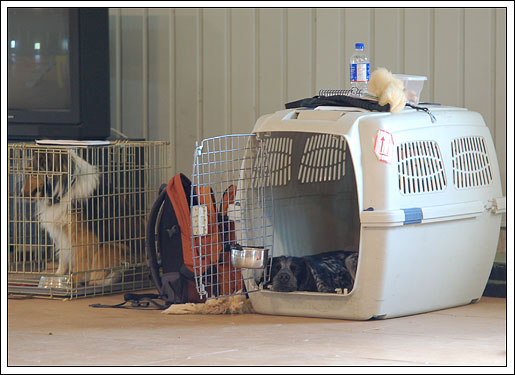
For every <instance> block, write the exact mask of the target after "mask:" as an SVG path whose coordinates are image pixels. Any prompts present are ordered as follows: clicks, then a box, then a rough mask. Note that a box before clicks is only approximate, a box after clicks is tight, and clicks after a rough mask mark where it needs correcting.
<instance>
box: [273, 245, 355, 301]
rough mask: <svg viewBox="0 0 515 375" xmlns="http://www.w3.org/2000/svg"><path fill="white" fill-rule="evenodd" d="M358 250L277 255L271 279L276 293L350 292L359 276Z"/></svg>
mask: <svg viewBox="0 0 515 375" xmlns="http://www.w3.org/2000/svg"><path fill="white" fill-rule="evenodd" d="M357 264H358V253H356V252H350V251H331V252H327V253H321V254H315V255H309V256H304V257H287V256H281V257H276V258H274V259H273V261H272V271H271V275H270V282H269V283H267V284H265V285H264V287H265V288H269V289H272V290H273V291H275V292H295V291H306V292H320V293H337V292H344V291H345V290H347V291H350V290H352V287H353V285H354V279H355V277H356V267H357Z"/></svg>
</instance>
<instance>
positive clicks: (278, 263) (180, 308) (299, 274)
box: [164, 251, 358, 314]
mask: <svg viewBox="0 0 515 375" xmlns="http://www.w3.org/2000/svg"><path fill="white" fill-rule="evenodd" d="M357 264H358V253H357V252H351V251H331V252H326V253H321V254H315V255H309V256H304V257H288V256H280V257H275V258H273V259H272V271H271V274H270V282H268V283H266V284H264V285H263V287H264V288H265V289H267V288H268V289H272V290H273V291H275V292H295V291H307V292H320V293H344V294H346V293H347V292H350V291H351V290H352V288H353V286H354V280H355V278H356V268H357ZM262 283H263V278H262V279H261V281H260V284H262ZM252 311H253V309H252V305H251V303H250V300H249V299H248V298H247V297H246V296H245V295H244V294H243V295H235V296H231V297H222V298H217V299H210V300H207V301H206V303H185V304H178V305H171V306H170V307H169V308H168V309H167V310H165V311H164V313H165V314H234V313H236V314H241V313H247V312H252Z"/></svg>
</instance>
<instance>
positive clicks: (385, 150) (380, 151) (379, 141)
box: [374, 130, 394, 164]
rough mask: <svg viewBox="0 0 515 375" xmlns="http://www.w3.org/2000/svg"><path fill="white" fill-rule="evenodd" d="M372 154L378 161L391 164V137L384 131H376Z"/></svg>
mask: <svg viewBox="0 0 515 375" xmlns="http://www.w3.org/2000/svg"><path fill="white" fill-rule="evenodd" d="M374 152H375V153H376V155H377V159H379V161H383V162H385V163H388V164H392V160H393V152H394V148H393V135H392V134H391V133H388V132H387V131H385V130H378V131H377V135H376V140H375V142H374Z"/></svg>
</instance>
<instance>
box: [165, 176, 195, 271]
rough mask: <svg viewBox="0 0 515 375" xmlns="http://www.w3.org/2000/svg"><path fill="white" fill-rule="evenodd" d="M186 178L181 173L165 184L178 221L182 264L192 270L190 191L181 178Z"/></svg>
mask: <svg viewBox="0 0 515 375" xmlns="http://www.w3.org/2000/svg"><path fill="white" fill-rule="evenodd" d="M185 178H186V179H187V177H186V176H184V175H183V174H182V173H179V174H177V175H175V176H174V177H173V178H172V179H171V180H170V181H169V182H168V185H167V186H166V193H167V194H168V198H169V199H170V202H172V206H173V208H174V211H175V215H176V216H177V221H178V223H179V228H180V235H181V242H182V250H183V252H182V253H183V257H184V265H185V266H186V269H188V270H189V271H191V272H193V252H192V251H191V249H192V246H191V222H190V220H191V218H190V205H189V204H188V199H187V198H186V197H187V196H189V194H190V192H187V191H184V185H183V179H185Z"/></svg>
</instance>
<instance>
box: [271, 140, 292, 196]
mask: <svg viewBox="0 0 515 375" xmlns="http://www.w3.org/2000/svg"><path fill="white" fill-rule="evenodd" d="M265 145H266V148H267V151H268V157H269V160H270V180H271V183H272V186H284V185H287V184H288V182H290V180H291V153H292V147H293V140H292V139H291V138H288V137H274V138H266V141H265Z"/></svg>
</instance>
